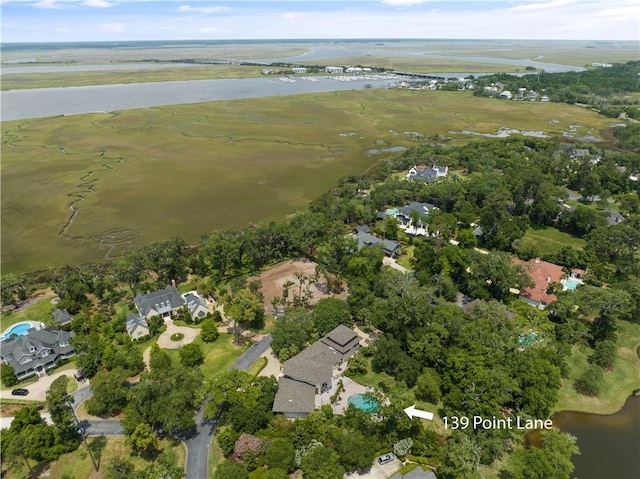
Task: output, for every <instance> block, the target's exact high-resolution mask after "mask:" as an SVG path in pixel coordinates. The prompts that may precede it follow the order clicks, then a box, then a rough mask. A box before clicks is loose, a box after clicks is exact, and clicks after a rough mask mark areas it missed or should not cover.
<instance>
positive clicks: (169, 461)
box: [135, 454, 185, 479]
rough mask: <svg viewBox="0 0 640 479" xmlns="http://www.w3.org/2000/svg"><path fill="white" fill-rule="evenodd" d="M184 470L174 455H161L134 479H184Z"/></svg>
mask: <svg viewBox="0 0 640 479" xmlns="http://www.w3.org/2000/svg"><path fill="white" fill-rule="evenodd" d="M184 476H185V473H184V469H183V468H181V467H180V466H178V461H177V459H176V457H175V455H171V456H170V455H169V454H162V455H161V456H160V457H159V458H158V459H157V460H156V461H155V462H152V463H151V464H150V465H149V466H147V467H146V468H145V469H143V470H142V471H140V472H139V473H138V474H136V477H135V479H184Z"/></svg>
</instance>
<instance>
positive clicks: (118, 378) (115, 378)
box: [87, 368, 127, 416]
mask: <svg viewBox="0 0 640 479" xmlns="http://www.w3.org/2000/svg"><path fill="white" fill-rule="evenodd" d="M126 378H127V374H126V373H125V371H124V370H123V369H121V368H116V369H114V370H113V371H100V372H99V373H98V374H96V375H95V376H94V378H93V379H92V380H91V391H92V392H93V397H91V398H90V399H89V400H87V412H88V413H89V414H92V415H94V416H115V415H116V414H118V413H119V412H120V411H122V408H123V407H124V406H125V405H126V404H127V380H126Z"/></svg>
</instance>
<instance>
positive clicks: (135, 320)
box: [126, 313, 149, 336]
mask: <svg viewBox="0 0 640 479" xmlns="http://www.w3.org/2000/svg"><path fill="white" fill-rule="evenodd" d="M126 328H127V333H129V336H132V335H133V333H134V332H135V330H136V329H138V328H144V329H146V330H147V331H148V330H149V324H148V323H147V320H146V319H144V318H143V317H142V316H140V315H139V314H135V313H131V314H130V315H129V316H127V323H126Z"/></svg>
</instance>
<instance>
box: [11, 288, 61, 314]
mask: <svg viewBox="0 0 640 479" xmlns="http://www.w3.org/2000/svg"><path fill="white" fill-rule="evenodd" d="M53 296H55V293H54V292H53V291H52V290H51V289H49V288H47V289H39V290H38V291H35V292H34V293H32V294H31V296H29V297H28V298H27V299H25V300H24V301H21V302H19V303H18V304H17V305H13V304H10V305H6V306H3V307H2V312H3V313H18V312H20V311H24V310H26V309H29V308H30V307H31V306H33V305H34V304H36V303H38V302H40V300H41V299H42V298H44V297H53Z"/></svg>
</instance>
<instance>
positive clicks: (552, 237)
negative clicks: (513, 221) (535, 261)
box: [521, 226, 586, 255]
mask: <svg viewBox="0 0 640 479" xmlns="http://www.w3.org/2000/svg"><path fill="white" fill-rule="evenodd" d="M521 243H522V246H523V247H524V246H533V248H534V249H535V251H537V252H538V254H539V255H545V254H551V253H555V252H557V251H560V250H561V249H562V248H564V247H565V246H570V247H571V248H573V249H576V250H582V249H583V248H584V245H585V244H586V241H585V240H583V239H582V238H577V237H576V236H573V235H570V234H569V233H563V232H562V231H559V230H557V229H555V228H552V227H550V226H544V227H537V228H529V229H528V230H527V232H526V233H525V235H524V236H523V237H522V240H521Z"/></svg>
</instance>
